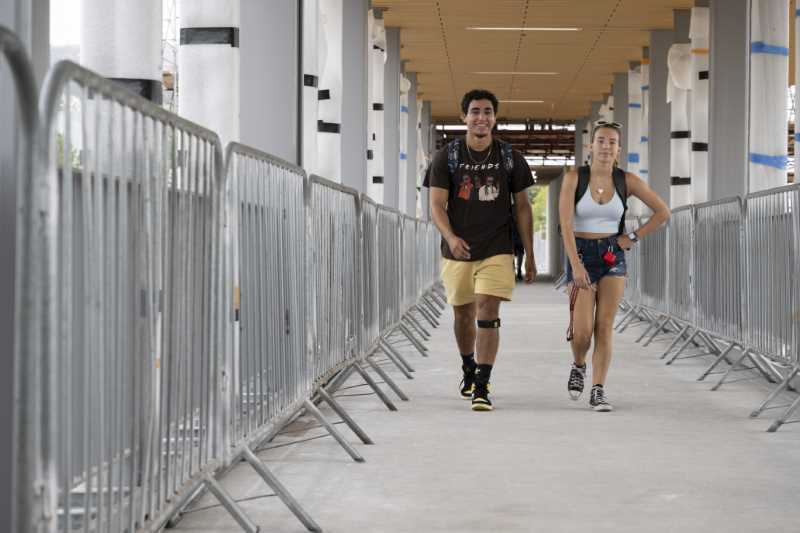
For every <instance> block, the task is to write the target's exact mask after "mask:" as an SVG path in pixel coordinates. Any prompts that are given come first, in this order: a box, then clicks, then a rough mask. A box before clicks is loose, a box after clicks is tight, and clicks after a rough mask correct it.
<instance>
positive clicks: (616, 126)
mask: <svg viewBox="0 0 800 533" xmlns="http://www.w3.org/2000/svg"><path fill="white" fill-rule="evenodd" d="M601 126H602V127H603V128H614V129H615V130H621V129H622V124H620V123H619V122H607V121H605V120H598V121H597V122H595V123H594V127H595V128H599V127H601Z"/></svg>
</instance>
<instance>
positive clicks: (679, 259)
mask: <svg viewBox="0 0 800 533" xmlns="http://www.w3.org/2000/svg"><path fill="white" fill-rule="evenodd" d="M694 219H695V214H694V207H693V206H685V207H680V208H678V209H675V210H673V211H672V217H671V218H670V221H669V226H668V227H667V238H668V240H669V243H668V252H669V255H668V260H667V262H668V274H667V278H668V280H669V283H667V300H668V302H667V310H668V311H669V314H670V315H671V316H672V317H674V318H676V319H678V320H681V321H683V322H694V305H693V304H694V282H695V280H694V270H693V265H694V259H693V258H694Z"/></svg>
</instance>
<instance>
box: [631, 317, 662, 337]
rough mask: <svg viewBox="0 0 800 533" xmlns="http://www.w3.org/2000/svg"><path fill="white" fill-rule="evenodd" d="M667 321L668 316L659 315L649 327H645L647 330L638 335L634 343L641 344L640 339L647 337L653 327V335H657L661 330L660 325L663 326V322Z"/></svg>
mask: <svg viewBox="0 0 800 533" xmlns="http://www.w3.org/2000/svg"><path fill="white" fill-rule="evenodd" d="M668 319H669V315H661V317H659V318H658V319H656V320H654V321H652V322H651V323H650V325H649V326H647V329H645V330H644V331H643V332H642V334H641V335H639V338H637V339H636V342H637V343H638V342H641V340H642V339H644V338H645V337H646V336H647V334H648V333H650V330H651V329H653V327H654V326H655V328H656V329H655V333H658V332H659V330H660V329H661V327H662V325H663V324H664V323H665V322H666V321H667V320H668Z"/></svg>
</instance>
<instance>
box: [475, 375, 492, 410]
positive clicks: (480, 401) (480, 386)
mask: <svg viewBox="0 0 800 533" xmlns="http://www.w3.org/2000/svg"><path fill="white" fill-rule="evenodd" d="M472 410H473V411H491V410H492V401H491V400H489V384H488V383H479V382H478V383H475V390H473V392H472Z"/></svg>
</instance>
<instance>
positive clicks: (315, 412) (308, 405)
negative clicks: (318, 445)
mask: <svg viewBox="0 0 800 533" xmlns="http://www.w3.org/2000/svg"><path fill="white" fill-rule="evenodd" d="M303 407H305V409H306V411H308V413H309V414H311V415H312V416H313V417H314V418H316V419H317V421H318V422H319V423H320V424H321V425H322V426H323V427H324V428H325V429H326V430H327V431H328V433H330V435H331V437H333V438H334V439H336V442H338V443H339V445H340V446H341V447H342V448H344V449H345V451H346V452H347V453H348V454H349V455H350V457H352V458H353V460H354V461H355V462H357V463H363V462H364V458H363V457H362V456H361V454H359V453H358V452H357V451H356V450H355V448H353V447H352V446H351V445H350V443H349V442H347V441H346V440H345V439H344V437H342V434H341V433H339V431H338V430H337V429H336V428H335V427H334V426H333V424H331V423H330V422H329V421H328V419H327V418H325V415H323V414H322V412H321V411H320V410H319V409H317V406H316V405H314V402H312V401H311V400H306V401H305V402H304V403H303Z"/></svg>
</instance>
